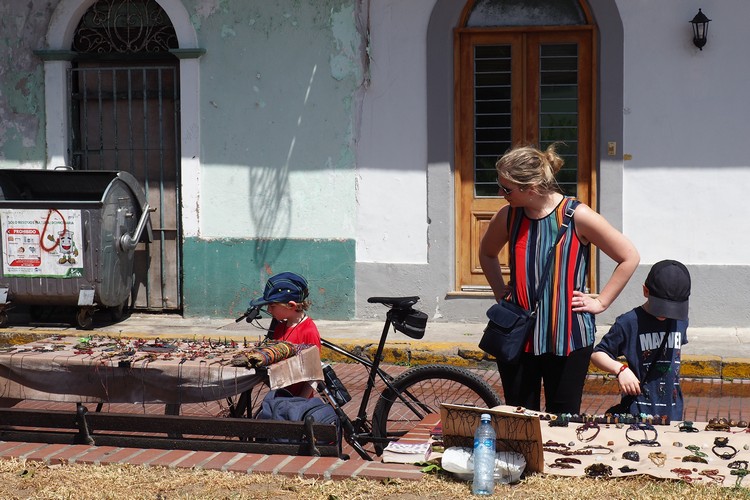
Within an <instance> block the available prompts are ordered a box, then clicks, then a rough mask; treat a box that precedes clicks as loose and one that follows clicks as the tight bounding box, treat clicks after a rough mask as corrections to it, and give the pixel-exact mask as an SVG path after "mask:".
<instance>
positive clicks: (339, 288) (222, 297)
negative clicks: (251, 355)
mask: <svg viewBox="0 0 750 500" xmlns="http://www.w3.org/2000/svg"><path fill="white" fill-rule="evenodd" d="M354 257H355V242H354V240H351V239H344V240H294V239H279V240H257V239H255V240H251V239H221V240H204V239H198V238H186V239H185V241H184V246H183V275H184V277H185V278H184V280H185V281H184V284H183V296H184V307H185V310H184V311H185V312H184V313H185V316H193V317H197V316H211V317H236V316H239V315H240V314H241V313H243V312H244V311H245V309H247V305H248V302H249V301H250V300H251V299H253V298H255V297H259V296H260V295H262V294H263V288H264V286H265V284H266V279H268V277H269V276H271V275H273V274H276V273H280V272H283V271H292V272H296V273H299V274H301V275H303V276H304V277H305V278H307V280H308V282H309V284H310V299H311V301H312V307H311V309H310V316H312V317H313V318H318V319H330V320H344V319H351V318H353V317H354V312H355V311H354Z"/></svg>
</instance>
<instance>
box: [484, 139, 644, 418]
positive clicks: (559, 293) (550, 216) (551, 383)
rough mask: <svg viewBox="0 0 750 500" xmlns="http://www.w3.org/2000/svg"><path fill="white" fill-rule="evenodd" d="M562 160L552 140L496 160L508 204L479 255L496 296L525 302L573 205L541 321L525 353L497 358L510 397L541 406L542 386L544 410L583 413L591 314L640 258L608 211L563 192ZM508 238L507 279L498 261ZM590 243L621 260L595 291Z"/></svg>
mask: <svg viewBox="0 0 750 500" xmlns="http://www.w3.org/2000/svg"><path fill="white" fill-rule="evenodd" d="M562 165H563V160H562V158H561V157H560V156H559V155H558V154H557V152H556V151H555V146H554V145H552V146H550V147H549V148H548V149H547V150H546V151H540V150H538V149H536V148H532V147H519V148H515V149H513V150H511V151H509V152H508V153H506V154H505V155H503V157H502V158H500V159H499V160H498V161H497V163H496V165H495V167H496V168H497V172H498V185H499V186H500V191H499V194H500V196H504V197H505V200H506V201H507V202H508V205H506V206H504V207H502V208H501V209H500V210H499V211H498V212H497V213H496V214H495V215H494V217H492V220H491V221H490V223H489V226H488V228H487V232H486V233H485V235H484V237H483V238H482V242H481V245H480V250H479V261H480V263H481V266H482V270H483V271H484V275H485V276H486V277H487V281H489V284H490V286H491V287H492V291H493V293H494V295H495V299H496V300H498V301H499V300H501V299H503V298H504V297H507V298H508V300H511V301H512V302H516V303H518V304H520V305H522V306H523V307H525V308H527V309H528V308H529V305H530V303H531V301H532V299H533V297H531V295H533V294H534V293H535V292H536V287H537V286H536V285H537V283H538V280H539V276H540V274H541V272H542V270H543V269H544V266H545V263H546V259H547V256H548V255H550V254H549V249H550V247H551V246H552V245H553V244H554V241H555V238H556V237H557V233H558V231H559V230H560V226H561V224H562V220H563V216H564V214H565V210H566V208H568V207H569V206H571V207H575V212H574V215H573V218H572V220H571V222H570V226H569V228H568V232H567V233H566V234H565V236H563V238H562V240H560V243H558V245H557V247H556V248H555V250H554V251H553V252H552V254H551V257H550V258H552V259H554V260H553V262H552V263H551V265H550V268H549V272H550V273H551V274H550V276H549V277H548V279H547V282H546V284H545V289H544V290H542V291H541V292H540V298H539V310H538V314H537V321H536V326H535V328H534V333H533V335H532V336H531V337H530V338H529V340H528V342H527V344H526V348H525V352H524V353H523V354H522V355H521V360H520V361H519V362H518V363H517V364H512V365H509V364H504V363H500V362H499V363H498V369H499V370H500V378H501V379H502V383H503V391H504V393H505V400H506V404H509V405H513V406H523V407H526V408H529V409H531V410H540V409H541V407H540V401H541V390H542V385H544V397H545V403H546V408H545V409H546V411H547V412H550V413H579V412H580V408H581V397H582V394H583V384H584V381H585V379H586V374H587V372H588V367H589V358H590V357H591V353H592V351H593V345H594V333H595V323H594V315H595V314H598V313H600V312H602V311H604V310H606V309H607V308H608V307H609V306H610V305H611V304H612V302H613V301H614V300H615V299H616V298H617V296H618V295H619V294H620V292H621V291H622V289H623V288H624V287H625V285H626V284H627V282H628V280H629V279H630V277H631V276H632V275H633V272H634V271H635V269H636V267H637V266H638V262H639V260H640V257H639V255H638V251H637V250H636V249H635V247H634V246H633V244H632V243H631V242H630V241H629V240H628V239H627V238H626V237H625V236H624V235H623V234H622V233H620V232H619V231H618V230H616V229H615V228H614V227H612V225H611V224H609V222H607V220H606V219H605V218H604V217H602V216H601V215H599V214H598V213H596V212H595V211H594V210H592V209H591V208H590V207H588V206H587V205H585V204H583V203H579V202H578V201H576V200H574V199H573V198H569V197H566V196H564V195H563V194H562V193H561V192H560V189H559V186H558V184H557V181H556V180H555V174H556V173H557V172H558V171H559V170H560V168H562ZM506 244H508V245H509V255H510V282H509V283H505V281H504V279H503V275H502V273H501V270H500V262H499V260H498V255H499V253H500V250H501V249H502V248H503V247H504V246H505V245H506ZM591 244H594V245H596V247H597V248H599V249H600V250H601V251H602V252H604V253H605V254H606V255H607V256H609V257H610V258H611V259H612V260H614V261H615V262H616V263H617V267H615V270H614V272H613V273H612V275H611V276H610V277H609V279H608V280H607V282H606V283H605V284H604V286H603V287H602V289H601V291H600V292H599V294H598V295H589V294H586V293H584V292H585V282H586V277H587V273H588V265H589V254H590V245H591Z"/></svg>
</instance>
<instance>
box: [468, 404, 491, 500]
mask: <svg viewBox="0 0 750 500" xmlns="http://www.w3.org/2000/svg"><path fill="white" fill-rule="evenodd" d="M481 419H482V422H481V423H480V424H479V427H478V428H477V431H476V433H474V482H473V483H472V485H471V491H472V493H474V494H475V495H492V494H493V493H494V491H495V429H494V428H493V427H492V424H491V423H490V421H491V417H490V415H489V414H487V413H482V417H481Z"/></svg>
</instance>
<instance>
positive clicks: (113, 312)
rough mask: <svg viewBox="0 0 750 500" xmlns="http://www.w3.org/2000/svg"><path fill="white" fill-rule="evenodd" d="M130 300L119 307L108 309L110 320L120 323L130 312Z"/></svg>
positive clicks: (126, 300)
mask: <svg viewBox="0 0 750 500" xmlns="http://www.w3.org/2000/svg"><path fill="white" fill-rule="evenodd" d="M129 304H130V298H127V299H125V302H123V303H122V304H120V305H119V306H113V307H110V308H109V315H110V317H111V318H112V321H114V322H115V323H117V322H118V321H122V318H124V317H125V316H126V315H127V314H128V312H129V311H130V307H129Z"/></svg>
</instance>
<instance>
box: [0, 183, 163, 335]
mask: <svg viewBox="0 0 750 500" xmlns="http://www.w3.org/2000/svg"><path fill="white" fill-rule="evenodd" d="M150 212H151V209H150V208H149V205H148V202H147V201H146V195H145V193H144V192H143V189H142V188H141V186H140V184H139V182H138V181H137V180H136V178H135V177H133V176H132V175H131V174H129V173H127V172H118V171H103V170H87V171H82V170H17V169H8V170H0V231H2V243H0V245H1V246H2V269H0V326H5V325H7V322H8V311H7V309H8V307H9V306H11V305H13V304H29V305H32V306H52V305H63V306H74V307H77V308H78V309H77V314H76V320H77V323H78V326H79V327H80V328H83V329H88V328H91V326H92V323H93V315H94V312H95V310H97V309H102V308H109V309H110V310H111V311H112V313H113V317H115V318H117V316H118V314H119V315H121V314H122V312H123V310H124V309H125V308H126V307H127V306H128V302H129V300H130V295H131V292H132V288H133V281H134V280H133V260H134V254H135V249H136V245H137V244H138V242H139V241H141V240H142V239H143V240H144V241H149V242H150V241H152V237H153V236H152V232H151V221H150V218H149V214H150Z"/></svg>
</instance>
